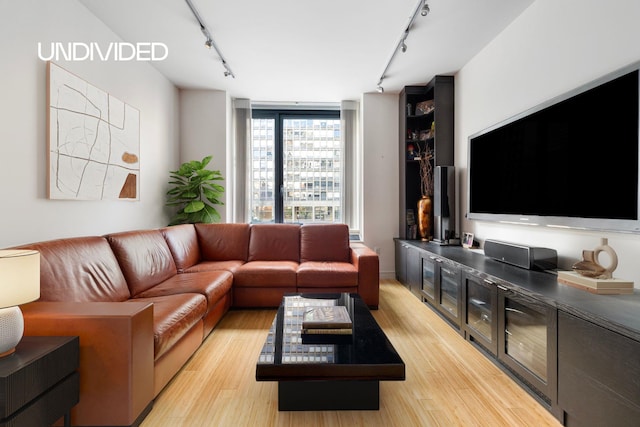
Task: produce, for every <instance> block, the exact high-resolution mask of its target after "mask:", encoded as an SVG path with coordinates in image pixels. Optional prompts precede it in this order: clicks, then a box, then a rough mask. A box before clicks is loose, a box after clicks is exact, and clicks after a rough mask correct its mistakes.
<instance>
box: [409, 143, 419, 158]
mask: <svg viewBox="0 0 640 427" xmlns="http://www.w3.org/2000/svg"><path fill="white" fill-rule="evenodd" d="M419 156H420V154H418V152H417V151H416V147H415V146H414V145H413V144H407V160H416V159H417V158H418V157H419Z"/></svg>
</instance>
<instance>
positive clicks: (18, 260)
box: [0, 249, 40, 358]
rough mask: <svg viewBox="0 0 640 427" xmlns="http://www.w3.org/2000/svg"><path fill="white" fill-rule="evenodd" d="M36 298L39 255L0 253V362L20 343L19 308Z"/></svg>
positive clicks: (21, 251)
mask: <svg viewBox="0 0 640 427" xmlns="http://www.w3.org/2000/svg"><path fill="white" fill-rule="evenodd" d="M38 298H40V253H39V252H38V251H34V250H12V249H8V250H0V358H1V357H4V356H8V355H10V354H12V353H13V352H14V351H15V348H16V345H18V343H19V342H20V340H21V339H22V333H23V332H24V319H23V318H22V311H20V307H18V306H19V305H20V304H26V303H28V302H31V301H35V300H37V299H38Z"/></svg>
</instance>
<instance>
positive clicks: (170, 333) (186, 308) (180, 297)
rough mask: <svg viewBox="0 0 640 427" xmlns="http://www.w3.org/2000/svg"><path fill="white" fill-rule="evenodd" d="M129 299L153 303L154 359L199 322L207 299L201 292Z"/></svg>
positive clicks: (205, 307) (160, 355)
mask: <svg viewBox="0 0 640 427" xmlns="http://www.w3.org/2000/svg"><path fill="white" fill-rule="evenodd" d="M130 301H137V302H151V303H153V342H154V346H153V347H154V360H158V359H159V358H161V357H162V356H163V355H164V354H165V353H166V352H167V351H168V350H170V349H171V348H172V347H173V346H174V345H175V344H176V343H177V342H178V341H180V339H181V338H182V337H183V336H185V335H186V334H187V333H188V332H189V331H190V330H191V328H193V327H194V325H196V324H197V323H198V322H201V321H202V318H203V317H204V316H205V313H206V311H207V300H206V298H205V297H204V296H203V295H202V294H191V293H184V294H176V295H164V296H155V297H148V298H134V299H132V300H130Z"/></svg>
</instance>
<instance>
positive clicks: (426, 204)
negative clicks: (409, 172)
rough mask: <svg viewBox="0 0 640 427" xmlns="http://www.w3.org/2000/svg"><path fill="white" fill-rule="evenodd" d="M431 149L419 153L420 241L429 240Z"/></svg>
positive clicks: (431, 178)
mask: <svg viewBox="0 0 640 427" xmlns="http://www.w3.org/2000/svg"><path fill="white" fill-rule="evenodd" d="M432 161H433V151H432V150H431V148H429V147H425V149H424V151H423V152H421V153H420V157H419V162H420V192H421V194H422V198H421V199H420V200H418V232H419V233H420V239H421V240H422V241H429V240H431V236H432V231H433V230H432V224H433V200H432V197H433V164H432V163H431V162H432Z"/></svg>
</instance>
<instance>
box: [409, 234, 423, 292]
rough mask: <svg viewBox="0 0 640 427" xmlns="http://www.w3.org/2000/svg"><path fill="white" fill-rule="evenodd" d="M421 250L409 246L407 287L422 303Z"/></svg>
mask: <svg viewBox="0 0 640 427" xmlns="http://www.w3.org/2000/svg"><path fill="white" fill-rule="evenodd" d="M420 253H421V251H420V249H418V248H415V247H411V246H409V247H408V248H407V285H408V287H409V290H411V292H412V293H413V294H414V295H415V296H417V297H418V298H420V301H422V293H421V292H420V288H421V287H422V283H421V282H422V264H421V262H420Z"/></svg>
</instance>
